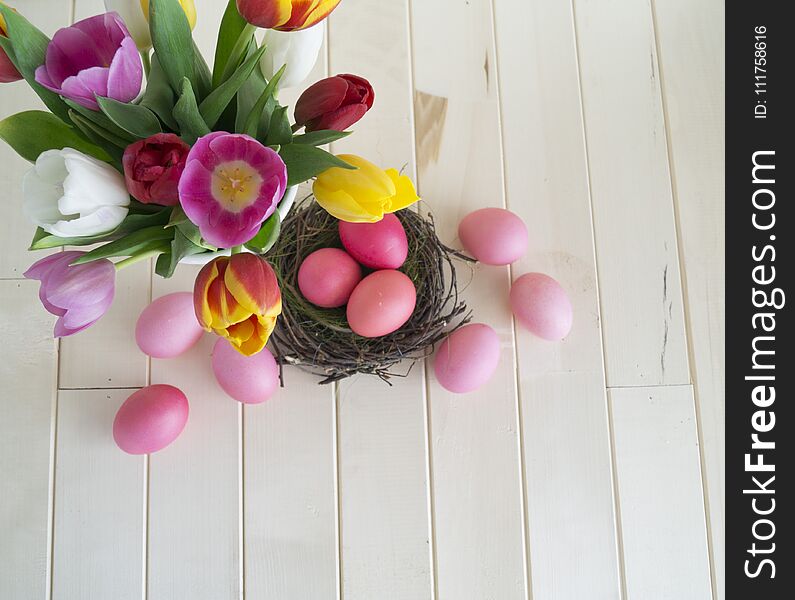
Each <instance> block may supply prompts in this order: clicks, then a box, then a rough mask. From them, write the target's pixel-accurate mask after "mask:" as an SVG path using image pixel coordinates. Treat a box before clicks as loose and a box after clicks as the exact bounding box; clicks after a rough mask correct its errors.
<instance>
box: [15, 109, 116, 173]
mask: <svg viewBox="0 0 795 600" xmlns="http://www.w3.org/2000/svg"><path fill="white" fill-rule="evenodd" d="M0 138H2V139H3V140H5V142H6V143H7V144H8V145H9V146H11V147H12V148H13V149H14V150H15V151H16V153H17V154H19V155H20V156H21V157H22V158H24V159H26V160H29V161H30V162H36V159H37V158H38V157H39V155H40V154H41V153H42V152H44V151H45V150H61V149H63V148H74V149H75V150H79V151H80V152H84V153H85V154H90V155H91V156H93V157H95V158H98V159H99V160H104V161H110V160H112V159H111V157H110V156H109V155H108V153H107V152H105V151H104V150H103V149H102V148H100V147H98V146H95V145H94V144H92V143H91V142H88V141H86V139H85V137H84V136H83V135H82V134H81V133H80V132H78V131H77V130H75V129H74V128H73V127H70V126H69V125H67V124H66V123H64V122H63V121H61V120H60V119H59V118H58V117H56V116H55V115H53V114H51V113H48V112H44V111H41V110H29V111H25V112H21V113H17V114H15V115H11V116H10V117H7V118H5V119H3V120H2V121H0Z"/></svg>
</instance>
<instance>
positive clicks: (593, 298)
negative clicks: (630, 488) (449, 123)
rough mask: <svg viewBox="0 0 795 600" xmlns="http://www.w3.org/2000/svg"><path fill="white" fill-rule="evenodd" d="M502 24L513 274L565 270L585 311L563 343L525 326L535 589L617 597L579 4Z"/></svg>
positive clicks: (548, 1)
mask: <svg viewBox="0 0 795 600" xmlns="http://www.w3.org/2000/svg"><path fill="white" fill-rule="evenodd" d="M495 28H496V37H497V56H498V62H499V85H500V100H501V104H502V131H503V147H504V152H505V185H506V196H507V204H508V208H510V209H511V210H513V211H514V212H516V213H517V214H518V215H520V216H521V217H522V218H523V220H524V222H525V223H526V224H527V226H528V230H529V234H530V247H529V250H528V253H527V255H526V256H525V257H524V258H523V259H522V260H520V261H518V262H517V263H515V264H514V266H513V275H514V277H518V276H520V275H522V274H523V273H526V272H530V271H541V272H544V273H548V274H549V275H551V276H553V277H555V278H556V279H558V281H560V282H561V284H562V285H563V287H564V288H565V289H566V290H567V291H568V293H569V296H570V297H571V299H572V303H573V305H574V314H575V318H574V326H573V329H572V332H571V333H570V334H569V336H568V337H567V338H566V340H565V341H563V342H561V343H548V342H545V341H543V340H541V339H539V338H537V337H535V336H533V335H532V334H530V333H529V332H527V331H525V330H524V329H523V328H521V327H520V328H518V329H517V348H518V363H519V364H518V366H519V375H520V378H519V384H520V397H521V402H522V427H523V440H524V444H523V449H524V459H525V483H526V493H527V511H528V536H529V548H530V552H529V554H530V556H529V559H530V572H531V573H532V577H531V584H532V591H533V596H534V597H536V598H545V599H552V598H559V599H568V598H585V597H588V598H605V599H607V598H616V597H618V596H619V594H620V589H619V586H620V574H619V568H618V557H617V543H616V529H615V510H614V503H613V493H612V484H611V482H612V470H611V459H610V440H609V428H608V418H607V399H606V395H605V389H604V365H603V359H602V337H601V328H600V322H599V305H598V300H599V298H598V286H597V278H596V264H595V256H594V246H593V231H592V222H591V209H590V197H589V190H588V173H587V165H586V155H585V142H584V135H583V125H582V119H581V105H580V95H579V81H578V71H577V57H576V48H575V42H574V26H573V18H572V9H571V4H570V3H566V2H559V1H557V0H532V1H529V2H522V3H511V4H508V3H505V2H496V3H495ZM552 82H554V84H553V83H552ZM573 547H576V549H577V550H576V552H574V553H572V548H573Z"/></svg>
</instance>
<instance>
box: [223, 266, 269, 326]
mask: <svg viewBox="0 0 795 600" xmlns="http://www.w3.org/2000/svg"><path fill="white" fill-rule="evenodd" d="M224 284H225V285H226V288H227V289H228V290H229V291H230V292H231V294H232V295H233V296H234V298H235V300H237V302H239V303H240V305H241V306H243V307H244V308H245V309H246V310H248V311H249V312H250V313H255V314H258V315H273V314H279V313H280V312H281V293H280V292H279V282H278V280H277V279H276V274H275V273H274V272H273V269H272V268H271V266H270V265H269V264H268V263H266V262H265V261H264V260H263V259H262V258H260V257H259V256H257V255H256V254H247V253H244V254H235V255H234V256H233V257H232V258H231V259H230V261H229V268H227V270H226V273H224ZM277 307H278V310H277V312H275V313H274V312H272V311H274V309H277Z"/></svg>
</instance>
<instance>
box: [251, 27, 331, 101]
mask: <svg viewBox="0 0 795 600" xmlns="http://www.w3.org/2000/svg"><path fill="white" fill-rule="evenodd" d="M324 33H325V32H324V27H323V24H322V23H321V24H319V25H316V26H315V27H310V28H309V29H304V30H302V31H292V32H284V31H277V30H276V29H269V30H267V31H266V32H265V37H264V38H263V40H262V43H263V44H264V45H266V46H267V47H268V49H267V50H266V51H265V54H264V55H263V56H262V60H261V61H260V69H261V70H262V75H263V76H264V77H265V79H267V80H268V81H270V80H271V79H272V78H273V76H274V75H275V74H276V73H277V72H278V71H279V69H281V68H282V66H284V65H287V67H286V68H285V70H284V73H283V74H282V77H281V79H280V80H279V88H288V87H295V86H298V85H300V84H301V83H303V81H304V79H306V78H307V77H309V74H310V73H311V72H312V69H313V68H314V67H315V63H316V62H317V57H318V54H319V53H320V47H321V46H322V45H323V34H324Z"/></svg>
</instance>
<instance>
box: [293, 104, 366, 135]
mask: <svg viewBox="0 0 795 600" xmlns="http://www.w3.org/2000/svg"><path fill="white" fill-rule="evenodd" d="M367 111H368V108H367V106H366V105H364V104H348V105H347V106H343V107H342V108H339V109H338V110H335V111H333V112H330V113H326V114H325V115H323V116H322V117H320V118H319V119H315V120H312V121H310V122H309V123H308V124H307V125H308V127H309V129H311V130H313V131H319V130H323V129H333V130H334V131H345V130H346V129H348V127H350V126H351V125H354V124H356V123H358V122H359V121H360V120H361V118H362V117H363V116H364V115H365V114H366V113H367Z"/></svg>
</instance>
